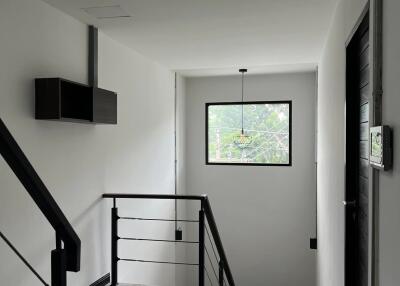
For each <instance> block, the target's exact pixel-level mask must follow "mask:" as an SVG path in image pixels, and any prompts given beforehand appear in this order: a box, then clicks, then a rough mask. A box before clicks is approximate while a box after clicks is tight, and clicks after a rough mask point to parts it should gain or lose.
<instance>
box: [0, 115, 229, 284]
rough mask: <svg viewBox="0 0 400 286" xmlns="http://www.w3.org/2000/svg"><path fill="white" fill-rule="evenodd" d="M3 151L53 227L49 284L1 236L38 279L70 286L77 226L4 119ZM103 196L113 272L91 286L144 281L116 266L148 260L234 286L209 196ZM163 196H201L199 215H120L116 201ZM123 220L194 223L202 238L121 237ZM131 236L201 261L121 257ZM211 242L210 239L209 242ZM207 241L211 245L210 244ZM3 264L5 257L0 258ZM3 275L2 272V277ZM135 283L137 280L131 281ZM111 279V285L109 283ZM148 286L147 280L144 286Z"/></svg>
mask: <svg viewBox="0 0 400 286" xmlns="http://www.w3.org/2000/svg"><path fill="white" fill-rule="evenodd" d="M0 154H1V155H2V156H3V158H4V160H5V161H6V162H7V164H8V165H9V167H10V168H11V169H12V170H13V172H14V174H15V175H16V176H17V177H18V179H19V180H20V182H21V183H22V185H23V186H24V187H25V190H26V191H27V192H28V194H29V195H30V196H31V198H32V199H33V201H34V202H35V203H36V205H37V206H38V208H39V209H40V211H41V212H42V213H43V215H44V216H45V217H46V218H47V220H48V222H49V224H50V225H51V226H52V227H53V229H54V231H55V238H56V239H55V241H56V248H55V249H54V250H53V251H52V252H51V283H48V282H46V281H45V280H44V279H43V278H42V277H41V276H40V275H39V273H38V272H37V271H36V270H35V269H34V267H33V266H32V265H31V264H30V263H29V262H28V261H27V260H26V259H25V258H24V256H23V255H22V254H21V253H20V252H19V251H18V250H17V248H16V247H15V246H14V245H13V244H12V243H11V241H10V240H9V239H7V237H6V235H5V234H3V233H2V232H1V231H0V238H1V239H2V240H4V242H5V243H6V244H7V245H8V246H9V247H10V249H11V250H12V251H13V252H14V253H15V254H16V255H17V256H18V257H19V258H20V259H21V261H22V262H23V263H24V265H25V266H26V267H27V268H28V269H29V270H30V271H31V272H32V273H33V274H34V275H35V276H36V277H37V278H38V281H39V282H40V283H41V284H43V285H45V286H48V285H51V286H67V272H68V271H71V272H79V271H80V255H81V241H80V239H79V237H78V235H77V233H76V232H75V230H74V229H73V227H72V225H71V224H70V222H69V221H68V220H67V218H66V217H65V215H64V213H63V212H62V210H61V208H60V207H59V206H58V204H57V203H56V201H55V200H54V198H53V197H52V195H51V193H50V192H49V190H48V189H47V187H46V186H45V185H44V183H43V181H42V180H41V179H40V177H39V175H38V174H37V173H36V171H35V169H34V168H33V167H32V165H31V164H30V162H29V160H28V159H27V157H26V156H25V155H24V153H23V151H22V150H21V149H20V147H19V146H18V144H17V142H16V141H15V140H14V138H13V136H12V135H11V133H10V132H9V131H8V129H7V127H6V126H5V125H4V123H3V121H2V120H1V118H0ZM103 198H104V199H111V200H112V201H113V207H112V208H111V234H110V235H111V261H110V266H111V277H110V275H109V274H107V275H105V276H104V277H102V278H100V279H99V280H98V281H96V282H94V283H93V284H91V285H90V286H105V285H111V286H116V285H125V286H140V285H138V284H120V283H118V265H119V264H121V263H146V264H168V265H180V266H187V267H196V268H197V269H198V283H196V284H197V285H199V286H205V285H207V286H208V285H211V286H214V285H219V286H228V285H229V286H235V282H234V279H233V275H232V272H231V269H230V266H229V263H228V259H227V256H226V253H225V250H224V247H223V244H222V241H221V237H220V234H219V231H218V227H217V224H216V221H215V217H214V214H213V211H212V208H211V204H210V201H209V199H208V197H207V196H206V195H202V196H183V195H156V194H151V195H150V194H118V193H107V194H103ZM137 199H142V200H146V201H150V200H164V201H175V202H176V201H197V202H199V205H200V207H199V209H198V213H197V215H198V216H197V219H195V220H188V219H179V220H178V219H166V218H148V217H122V216H119V214H118V202H119V201H120V200H137ZM121 220H128V221H129V220H140V221H144V222H153V221H158V222H175V223H177V222H180V223H190V224H196V225H197V228H198V238H197V240H195V241H188V240H182V237H180V236H177V237H175V239H174V240H171V239H164V238H147V237H121V236H119V233H118V224H119V222H120V221H121ZM122 240H125V241H130V242H131V243H135V242H139V241H146V242H149V243H166V244H170V245H172V246H174V244H190V245H194V246H196V247H197V249H198V261H156V260H151V259H146V257H119V256H118V245H119V243H120V241H122ZM206 242H207V244H206ZM207 245H208V247H207ZM44 255H45V254H44ZM2 263H3V262H2ZM0 279H1V277H0ZM133 282H134V281H133ZM109 283H111V284H109ZM142 286H144V285H142Z"/></svg>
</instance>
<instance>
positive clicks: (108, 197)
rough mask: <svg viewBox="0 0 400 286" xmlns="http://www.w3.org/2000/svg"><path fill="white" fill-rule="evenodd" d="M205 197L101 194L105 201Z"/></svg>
mask: <svg viewBox="0 0 400 286" xmlns="http://www.w3.org/2000/svg"><path fill="white" fill-rule="evenodd" d="M206 197H207V196H206V195H201V196H190V195H169V194H115V193H108V194H103V198H105V199H150V200H188V201H203V200H205V199H206Z"/></svg>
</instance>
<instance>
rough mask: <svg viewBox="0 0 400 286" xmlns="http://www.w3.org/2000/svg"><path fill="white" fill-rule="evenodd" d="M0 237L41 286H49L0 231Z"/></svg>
mask: <svg viewBox="0 0 400 286" xmlns="http://www.w3.org/2000/svg"><path fill="white" fill-rule="evenodd" d="M0 237H1V238H2V239H3V240H4V242H5V243H6V244H7V245H8V246H9V247H10V248H11V250H12V251H13V252H14V253H15V255H17V256H18V258H19V259H21V261H22V262H23V263H24V264H25V266H26V267H28V269H29V270H30V271H31V272H32V273H33V274H34V275H35V276H36V277H37V279H39V280H40V282H42V284H43V285H45V286H49V284H48V283H47V282H46V281H44V279H43V278H42V276H40V274H39V273H38V272H37V271H36V270H35V268H33V267H32V265H30V264H29V262H28V261H27V260H26V259H25V257H23V256H22V254H21V253H19V251H18V250H17V248H15V246H14V245H13V244H12V243H11V241H9V240H8V238H7V237H6V236H5V235H4V234H3V233H2V232H1V231H0Z"/></svg>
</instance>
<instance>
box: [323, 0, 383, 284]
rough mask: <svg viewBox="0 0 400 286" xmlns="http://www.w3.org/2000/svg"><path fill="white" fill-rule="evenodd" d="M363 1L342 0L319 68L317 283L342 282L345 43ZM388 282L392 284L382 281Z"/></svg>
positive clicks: (362, 6)
mask: <svg viewBox="0 0 400 286" xmlns="http://www.w3.org/2000/svg"><path fill="white" fill-rule="evenodd" d="M365 4H366V1H365V0H351V1H348V0H342V1H339V3H338V6H337V8H336V12H335V15H334V17H333V19H332V24H331V28H330V32H329V34H328V36H327V42H326V44H325V48H324V52H323V55H322V58H321V61H320V63H319V70H318V86H319V88H318V147H317V148H318V252H317V273H318V275H317V284H318V285H320V286H339V285H344V207H343V203H342V201H343V200H344V193H345V190H344V186H345V178H344V172H345V136H344V135H345V129H344V127H345V116H344V115H345V96H346V85H345V84H346V53H345V52H346V41H347V39H348V37H349V35H350V33H351V31H352V29H353V27H354V25H355V24H356V22H357V19H358V18H359V17H360V15H361V13H362V11H363V8H364V6H365ZM383 285H388V284H383Z"/></svg>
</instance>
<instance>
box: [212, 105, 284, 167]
mask: <svg viewBox="0 0 400 286" xmlns="http://www.w3.org/2000/svg"><path fill="white" fill-rule="evenodd" d="M290 108H291V105H290V103H289V102H279V103H275V102H274V103H267V102H265V103H264V102H262V103H261V102H260V103H244V104H243V129H244V134H245V135H249V136H250V138H251V139H250V142H249V143H248V145H246V146H245V147H243V146H238V145H237V144H235V139H236V138H237V137H238V136H239V135H240V133H241V130H242V104H241V103H238V104H215V105H213V104H209V105H208V109H207V112H208V131H207V132H208V142H207V144H208V163H229V164H260V165H263V164H273V165H289V164H290V163H291V162H290V136H291V134H290V122H291V118H290V116H291V110H290Z"/></svg>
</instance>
